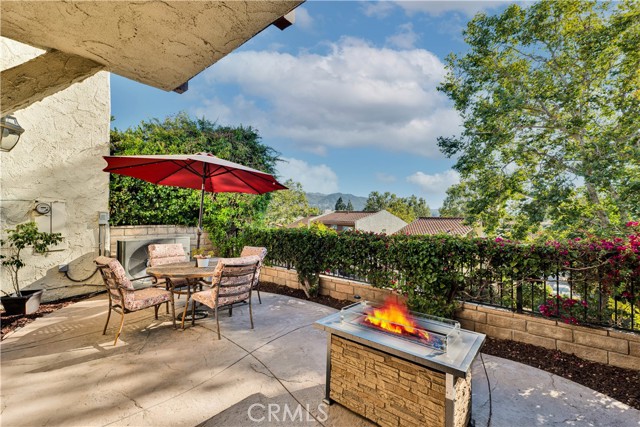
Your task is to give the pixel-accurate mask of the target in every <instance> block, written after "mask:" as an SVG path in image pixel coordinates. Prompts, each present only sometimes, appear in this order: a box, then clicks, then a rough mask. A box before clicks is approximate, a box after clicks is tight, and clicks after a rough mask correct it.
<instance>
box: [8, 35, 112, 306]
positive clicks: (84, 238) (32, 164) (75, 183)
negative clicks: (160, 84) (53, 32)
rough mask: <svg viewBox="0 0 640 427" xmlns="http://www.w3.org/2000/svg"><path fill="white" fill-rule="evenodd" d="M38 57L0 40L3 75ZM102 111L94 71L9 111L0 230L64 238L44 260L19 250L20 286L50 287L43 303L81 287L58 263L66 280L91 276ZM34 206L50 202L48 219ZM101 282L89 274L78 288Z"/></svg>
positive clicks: (100, 196) (102, 89)
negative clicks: (34, 226) (11, 135)
mask: <svg viewBox="0 0 640 427" xmlns="http://www.w3.org/2000/svg"><path fill="white" fill-rule="evenodd" d="M42 52H43V51H42V50H39V49H36V48H33V47H31V46H27V45H23V44H20V43H18V42H15V41H13V40H9V39H6V38H0V61H1V63H0V65H1V67H2V69H3V70H4V69H6V68H9V67H13V66H15V65H17V64H19V63H22V62H24V61H27V60H29V59H32V58H34V57H35V56H37V55H39V54H41V53H42ZM110 109H111V105H110V88H109V74H108V73H107V72H99V73H97V74H96V75H94V76H92V77H90V78H88V79H87V80H85V81H83V82H81V83H76V84H74V85H72V86H71V87H69V88H68V89H66V90H63V91H61V92H58V93H56V94H55V95H52V96H49V97H47V98H45V99H44V100H43V101H41V102H37V103H35V104H33V105H31V106H29V107H27V108H25V109H23V110H19V111H16V112H15V114H14V116H15V117H16V118H17V120H18V122H19V123H20V126H22V127H23V128H24V129H25V132H24V133H23V134H22V137H21V138H20V141H19V142H18V145H16V147H15V148H14V149H13V150H12V151H11V152H8V153H6V152H0V177H1V181H0V214H1V215H0V226H1V228H0V229H1V230H5V229H6V228H13V227H14V226H15V225H17V224H20V223H23V222H27V221H30V220H36V221H37V223H38V226H39V228H40V230H41V231H50V230H49V228H50V227H51V226H52V227H53V231H54V232H61V233H62V234H63V236H64V239H65V240H64V242H63V243H62V244H61V245H59V247H58V248H56V249H57V250H55V251H52V252H49V253H48V254H47V255H46V256H43V255H33V254H31V252H30V251H27V253H26V254H25V257H24V258H25V261H26V264H27V266H26V267H24V268H23V269H22V270H21V271H20V278H21V281H20V282H21V287H22V288H23V289H24V288H25V287H27V288H36V289H38V288H46V289H50V290H49V291H47V292H45V294H44V299H45V300H52V299H56V298H58V297H60V296H61V295H64V296H67V295H70V294H74V293H83V292H86V291H87V290H88V289H89V288H88V287H86V286H82V285H80V284H76V283H73V282H71V281H70V280H68V279H66V278H65V276H64V274H62V273H59V272H58V265H59V264H69V265H70V271H69V275H70V276H71V277H73V278H78V279H79V278H84V277H86V276H87V275H88V274H91V272H93V271H94V270H95V268H94V264H93V259H94V258H95V256H96V255H97V252H98V244H99V239H98V234H99V227H98V212H101V211H102V212H108V210H109V206H108V194H109V174H107V173H104V172H102V169H103V167H104V166H105V162H104V160H103V159H102V156H103V155H108V154H109V125H110ZM36 201H39V202H46V203H51V205H52V206H53V208H54V209H53V216H52V217H48V216H42V215H38V214H37V213H36V212H35V210H34V208H35V205H36ZM105 228H106V227H105ZM1 278H2V282H1V288H2V290H4V291H7V292H10V291H11V290H12V286H11V280H10V278H9V276H8V274H7V271H6V270H5V269H3V271H2V276H1ZM101 282H102V279H101V278H100V276H99V275H98V274H96V275H95V276H94V277H93V278H92V279H90V280H89V281H87V282H86V283H93V284H100V283H101ZM63 286H67V288H66V289H65V290H64V292H63V291H61V290H59V289H58V290H54V288H61V287H63ZM69 287H71V292H69ZM95 289H97V288H93V290H95ZM61 292H63V293H61Z"/></svg>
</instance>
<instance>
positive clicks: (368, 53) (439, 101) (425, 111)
mask: <svg viewBox="0 0 640 427" xmlns="http://www.w3.org/2000/svg"><path fill="white" fill-rule="evenodd" d="M444 75H445V69H444V65H443V64H442V62H441V61H440V60H439V59H438V57H437V56H435V55H434V54H432V53H431V52H429V51H426V50H424V49H410V50H402V51H398V50H393V49H390V48H377V47H373V46H371V45H369V44H368V43H366V42H365V41H363V40H360V39H354V38H344V39H341V40H340V41H339V42H337V43H334V44H330V45H329V51H328V52H326V53H325V54H315V53H309V52H302V53H299V54H298V55H295V56H294V55H291V54H288V53H282V52H267V51H260V52H258V51H245V52H238V53H233V54H231V55H229V56H227V57H226V58H224V59H223V60H221V61H220V62H218V63H217V64H216V66H215V67H212V68H210V69H208V70H207V71H205V74H204V77H205V79H206V81H207V82H208V83H214V84H217V83H221V84H236V85H239V86H240V87H241V91H242V93H243V97H242V98H238V99H234V100H232V101H231V102H227V103H224V104H223V105H221V104H222V101H221V100H215V101H209V102H208V103H207V104H204V105H203V106H202V107H201V108H200V109H198V110H197V111H196V112H197V114H199V115H205V116H207V117H209V118H212V119H215V118H216V117H218V116H220V111H222V110H225V111H227V112H228V113H229V114H228V117H227V119H228V120H229V121H230V122H235V123H237V122H242V123H245V124H252V125H253V126H255V127H257V128H258V129H259V130H260V133H261V135H263V137H264V138H265V139H271V138H277V139H285V140H289V141H291V142H292V143H293V144H295V145H296V146H297V147H298V148H300V149H303V150H307V151H312V152H322V151H323V150H324V149H326V148H327V147H378V148H383V149H387V150H393V151H402V152H409V153H414V154H419V155H423V156H431V157H435V156H439V155H440V154H439V150H438V147H437V144H436V138H437V137H438V136H441V135H451V134H455V133H458V132H459V130H458V126H459V125H460V123H461V121H460V117H459V116H458V114H457V112H456V111H455V110H454V109H453V108H452V105H451V103H450V102H449V101H448V99H447V98H446V97H445V96H444V95H443V94H441V93H439V92H437V90H436V87H437V85H438V83H439V82H440V81H441V80H442V79H443V77H444ZM239 103H242V106H241V105H239ZM225 107H226V109H225Z"/></svg>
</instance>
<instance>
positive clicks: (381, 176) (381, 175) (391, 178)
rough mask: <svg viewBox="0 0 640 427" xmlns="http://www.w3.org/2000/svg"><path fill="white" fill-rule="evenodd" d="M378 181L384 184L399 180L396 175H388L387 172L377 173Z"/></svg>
mask: <svg viewBox="0 0 640 427" xmlns="http://www.w3.org/2000/svg"><path fill="white" fill-rule="evenodd" d="M376 179H377V180H378V181H380V182H384V183H390V182H396V180H397V178H396V177H395V176H394V175H390V174H388V173H385V172H377V173H376Z"/></svg>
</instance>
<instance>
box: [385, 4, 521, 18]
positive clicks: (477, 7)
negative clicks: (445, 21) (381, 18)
mask: <svg viewBox="0 0 640 427" xmlns="http://www.w3.org/2000/svg"><path fill="white" fill-rule="evenodd" d="M510 3H514V1H513V0H502V1H500V0H498V1H486V0H484V1H477V0H463V1H459V0H435V1H424V0H419V1H399V2H397V4H398V6H400V7H401V8H402V9H404V11H405V13H407V14H408V15H412V14H415V13H426V14H428V15H431V16H441V15H442V14H444V13H447V12H458V13H462V14H464V15H466V16H467V17H473V16H474V15H475V14H476V13H478V12H489V11H491V10H492V9H496V8H498V7H501V6H504V5H507V4H510Z"/></svg>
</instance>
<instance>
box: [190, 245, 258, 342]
mask: <svg viewBox="0 0 640 427" xmlns="http://www.w3.org/2000/svg"><path fill="white" fill-rule="evenodd" d="M259 266H260V257H259V256H257V255H251V256H246V257H240V258H220V260H219V261H218V264H217V265H216V269H215V271H214V273H213V277H212V281H211V282H212V287H211V289H207V290H204V291H201V292H196V293H194V294H192V295H191V298H192V299H193V301H194V304H193V306H192V307H191V324H192V325H193V324H195V302H196V301H197V302H199V303H201V304H204V305H206V306H207V307H209V308H212V309H214V313H215V318H216V326H217V328H218V339H220V319H219V316H218V308H220V307H228V308H229V316H231V315H232V307H233V304H235V303H238V302H243V301H247V300H248V301H249V319H250V321H251V329H253V311H252V307H251V290H252V288H253V283H254V279H255V277H256V274H257V271H258V267H259Z"/></svg>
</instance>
